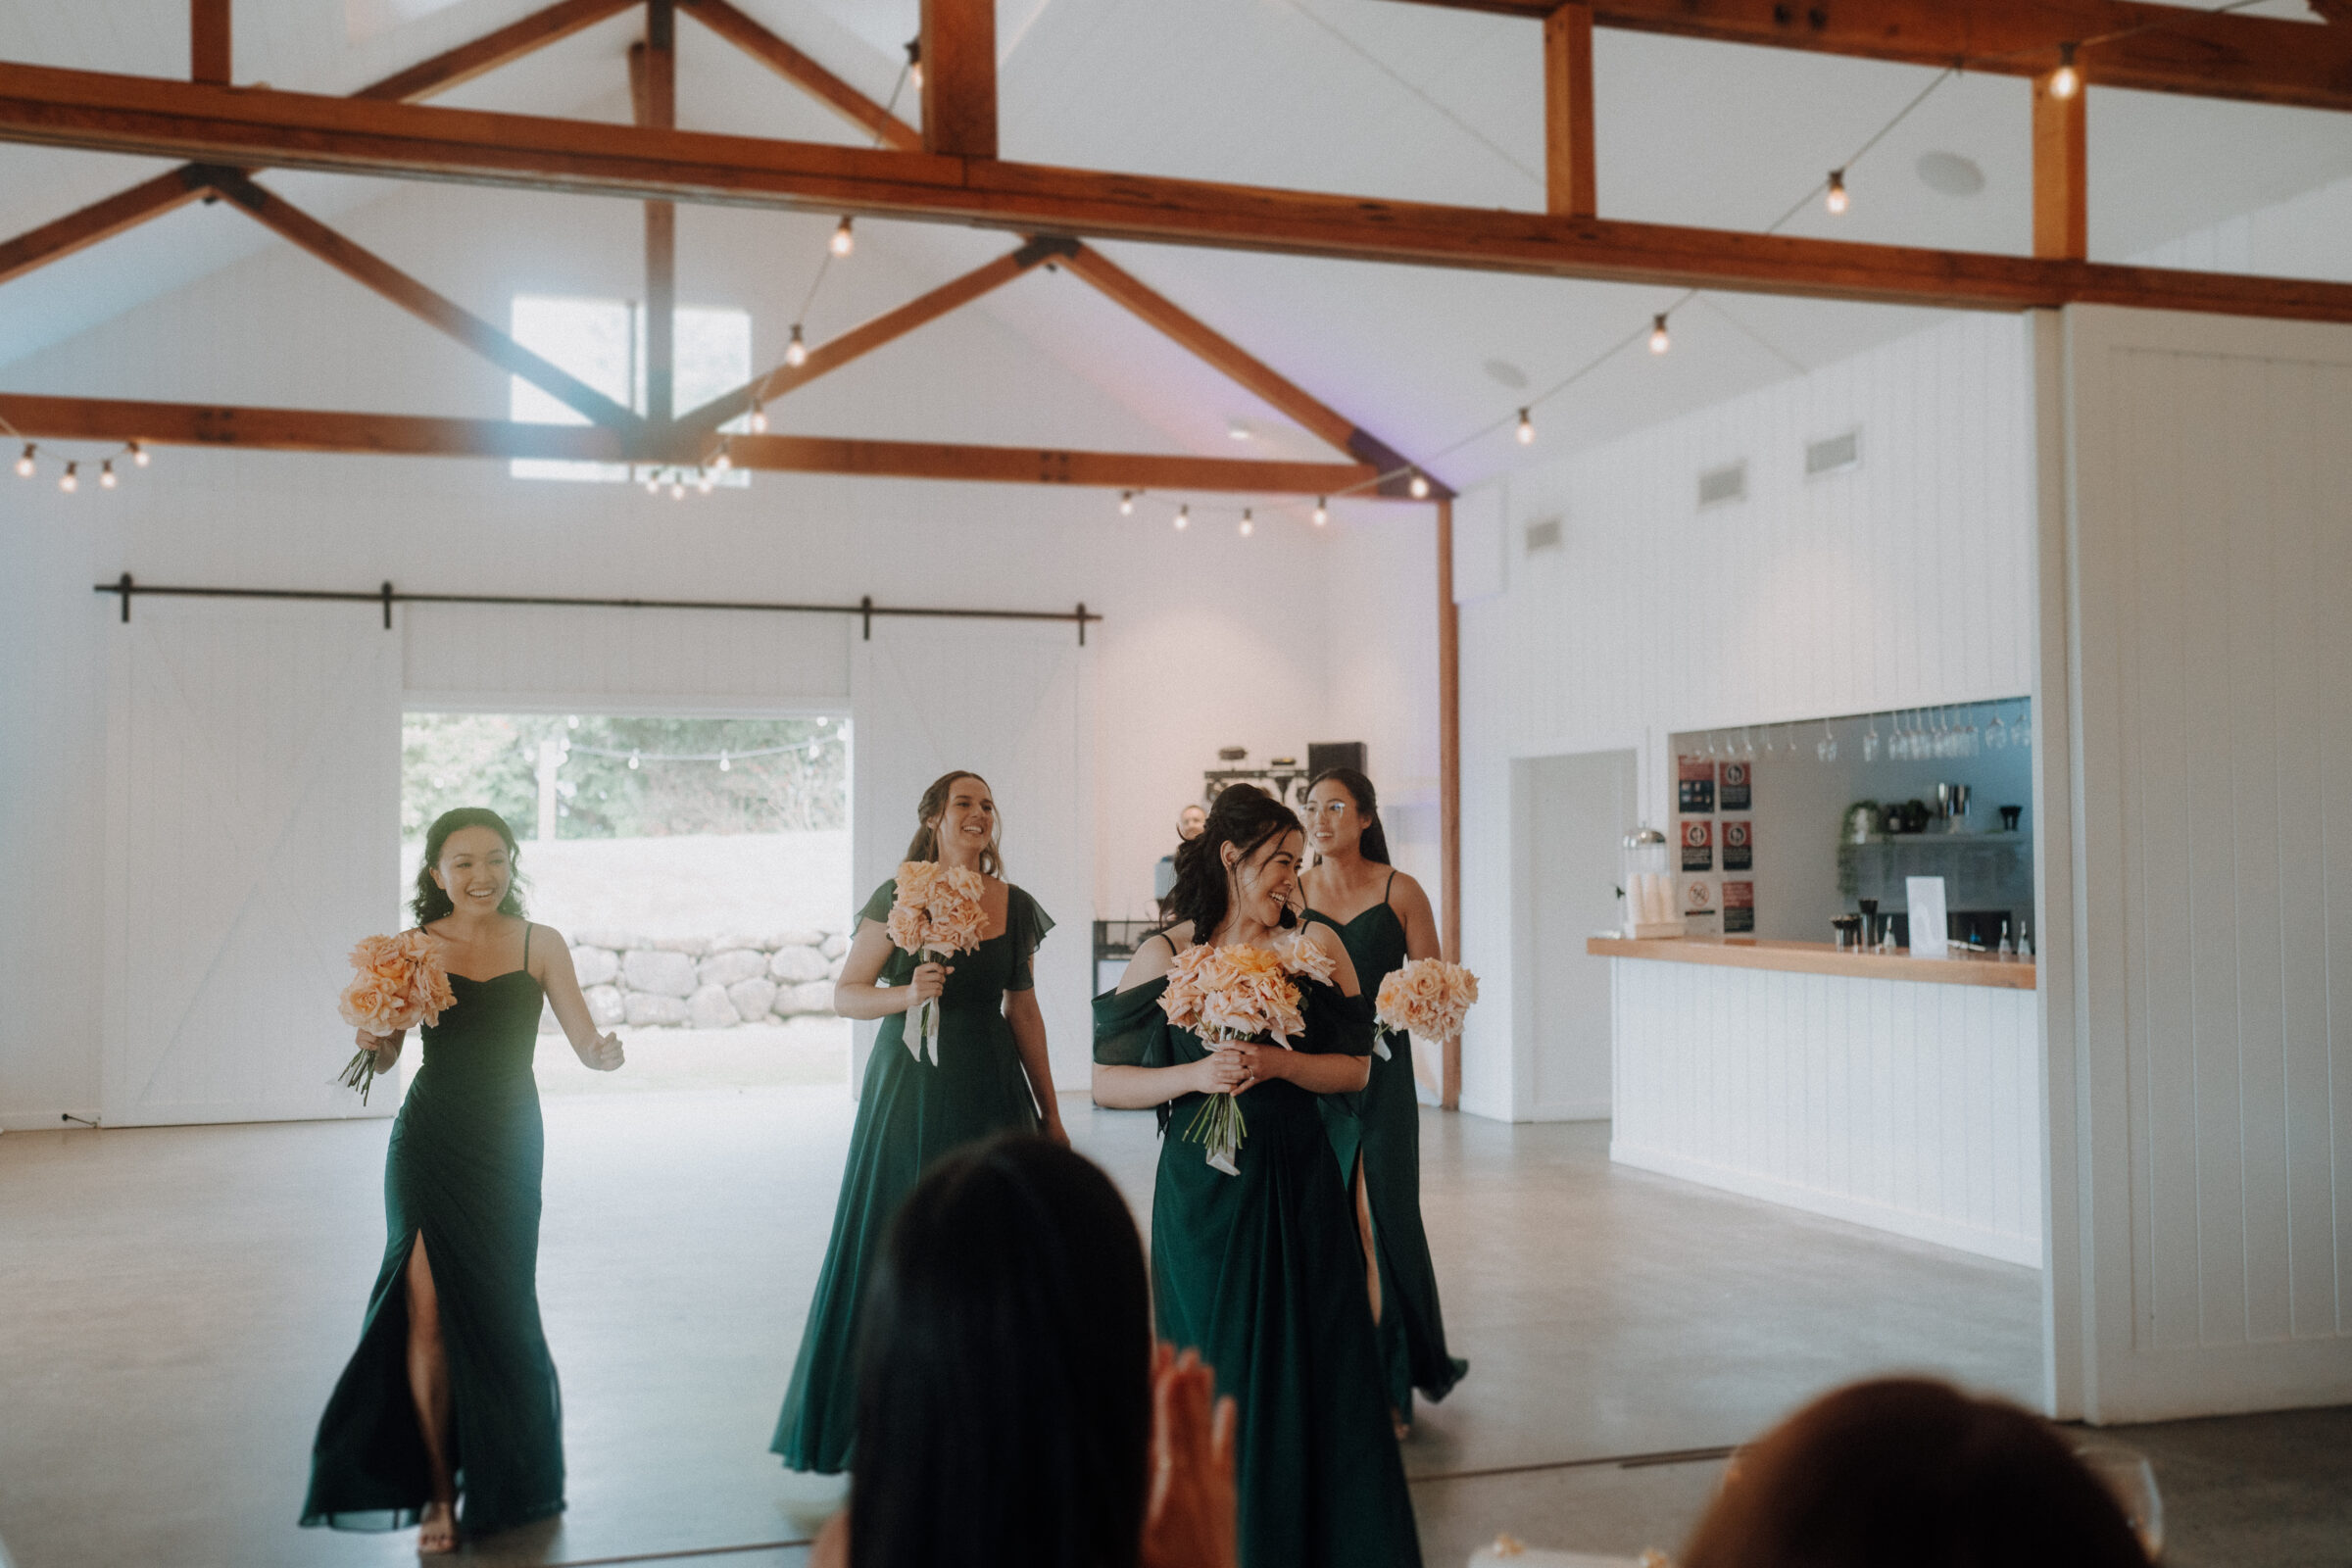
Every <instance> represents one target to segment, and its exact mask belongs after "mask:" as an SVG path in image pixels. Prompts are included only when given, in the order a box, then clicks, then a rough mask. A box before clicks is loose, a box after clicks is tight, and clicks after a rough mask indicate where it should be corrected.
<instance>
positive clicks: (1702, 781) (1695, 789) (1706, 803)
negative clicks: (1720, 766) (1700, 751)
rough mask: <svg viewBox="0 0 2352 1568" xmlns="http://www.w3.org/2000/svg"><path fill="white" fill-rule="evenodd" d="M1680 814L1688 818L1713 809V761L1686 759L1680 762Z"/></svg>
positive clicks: (1706, 758)
mask: <svg viewBox="0 0 2352 1568" xmlns="http://www.w3.org/2000/svg"><path fill="white" fill-rule="evenodd" d="M1681 764H1682V767H1681V778H1682V785H1683V788H1682V796H1681V801H1682V812H1683V814H1684V815H1685V816H1690V815H1691V814H1693V813H1696V812H1702V811H1703V812H1709V813H1711V812H1713V811H1714V809H1715V759H1713V758H1712V757H1686V758H1683V759H1682V760H1681Z"/></svg>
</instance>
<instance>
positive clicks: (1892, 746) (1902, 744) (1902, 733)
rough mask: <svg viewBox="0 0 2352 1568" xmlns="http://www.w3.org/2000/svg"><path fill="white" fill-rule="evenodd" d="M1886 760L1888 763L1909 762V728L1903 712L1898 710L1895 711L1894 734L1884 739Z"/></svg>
mask: <svg viewBox="0 0 2352 1568" xmlns="http://www.w3.org/2000/svg"><path fill="white" fill-rule="evenodd" d="M1887 760H1888V761H1889V762H1908V761H1909V760H1911V728H1910V724H1909V722H1908V721H1907V720H1906V719H1905V717H1904V715H1903V711H1901V710H1899V709H1898V710H1896V711H1895V715H1894V733H1893V734H1891V735H1889V736H1887Z"/></svg>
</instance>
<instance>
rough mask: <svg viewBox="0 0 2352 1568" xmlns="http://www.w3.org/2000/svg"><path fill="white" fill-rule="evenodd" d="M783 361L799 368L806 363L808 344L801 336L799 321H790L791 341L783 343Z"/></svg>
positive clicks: (807, 361)
mask: <svg viewBox="0 0 2352 1568" xmlns="http://www.w3.org/2000/svg"><path fill="white" fill-rule="evenodd" d="M784 363H785V364H786V365H789V366H791V367H792V368H794V369H796V370H797V369H799V368H801V367H802V366H804V365H807V364H808V363H809V344H808V342H807V341H806V340H805V339H803V338H802V336H801V323H800V322H798V321H795V322H793V323H792V341H791V342H789V343H787V344H785V345H784Z"/></svg>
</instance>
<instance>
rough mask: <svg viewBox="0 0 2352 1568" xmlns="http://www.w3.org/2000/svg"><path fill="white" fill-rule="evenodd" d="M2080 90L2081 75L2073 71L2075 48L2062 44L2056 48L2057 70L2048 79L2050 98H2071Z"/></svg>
mask: <svg viewBox="0 0 2352 1568" xmlns="http://www.w3.org/2000/svg"><path fill="white" fill-rule="evenodd" d="M2081 91H2082V73H2081V72H2079V71H2077V70H2076V69H2075V46H2074V45H2073V44H2071V43H2062V44H2060V45H2059V46H2058V70H2057V72H2056V73H2054V74H2052V75H2051V77H2050V96H2051V97H2053V98H2072V97H2073V96H2074V95H2075V94H2077V93H2079V92H2081Z"/></svg>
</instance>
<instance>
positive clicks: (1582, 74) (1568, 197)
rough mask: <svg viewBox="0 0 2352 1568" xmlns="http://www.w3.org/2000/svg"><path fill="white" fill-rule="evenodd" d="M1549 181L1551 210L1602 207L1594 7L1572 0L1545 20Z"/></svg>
mask: <svg viewBox="0 0 2352 1568" xmlns="http://www.w3.org/2000/svg"><path fill="white" fill-rule="evenodd" d="M1599 188H1600V181H1599V177H1598V174H1597V172H1596V168H1595V164H1594V160H1593V8H1592V7H1591V6H1588V5H1580V4H1575V3H1573V0H1572V3H1570V4H1565V5H1558V6H1554V7H1553V8H1552V12H1551V15H1549V16H1547V17H1545V18H1544V195H1545V198H1546V201H1547V205H1548V206H1549V207H1550V210H1551V211H1552V212H1553V213H1554V214H1556V215H1558V216H1560V217H1562V218H1591V217H1592V216H1593V214H1594V213H1596V212H1598V211H1599V210H1600V201H1599Z"/></svg>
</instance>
